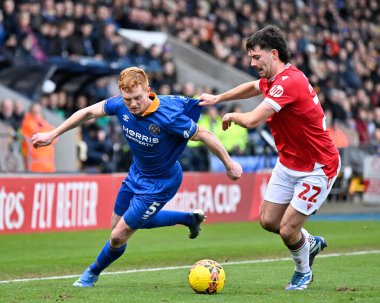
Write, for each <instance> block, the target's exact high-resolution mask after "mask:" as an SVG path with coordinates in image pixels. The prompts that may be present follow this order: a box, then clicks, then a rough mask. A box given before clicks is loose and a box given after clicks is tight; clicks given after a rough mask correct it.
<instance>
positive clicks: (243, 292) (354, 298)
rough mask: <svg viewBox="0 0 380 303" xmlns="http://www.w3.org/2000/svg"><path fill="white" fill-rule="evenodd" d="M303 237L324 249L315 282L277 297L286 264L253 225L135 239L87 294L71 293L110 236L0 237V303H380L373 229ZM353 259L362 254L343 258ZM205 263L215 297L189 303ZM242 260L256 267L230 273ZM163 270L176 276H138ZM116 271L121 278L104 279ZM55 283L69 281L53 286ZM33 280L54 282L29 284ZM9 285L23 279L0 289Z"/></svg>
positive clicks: (312, 226)
mask: <svg viewBox="0 0 380 303" xmlns="http://www.w3.org/2000/svg"><path fill="white" fill-rule="evenodd" d="M307 228H308V229H309V231H310V232H312V233H315V234H318V235H323V236H325V237H326V239H327V240H328V244H329V247H328V248H327V249H326V250H325V251H324V252H323V253H321V255H320V256H318V257H317V259H316V261H315V264H314V268H313V272H314V274H315V278H314V282H313V283H312V284H311V286H310V287H309V289H308V290H307V291H300V292H286V291H284V287H285V285H286V284H287V282H288V280H289V278H290V276H291V275H292V273H293V270H294V268H293V263H292V261H290V259H287V260H278V259H279V258H288V257H289V253H288V252H287V250H286V249H285V247H284V246H283V244H282V242H281V240H280V238H279V237H278V236H277V235H274V234H270V233H268V232H266V231H263V230H262V229H261V227H260V226H259V224H258V223H257V222H244V223H223V224H222V223H218V224H205V225H204V227H203V229H202V232H201V235H200V237H199V238H197V239H195V240H190V239H188V238H187V229H186V228H185V227H181V226H176V227H167V228H160V229H154V230H141V231H139V232H138V233H136V235H135V236H134V237H133V238H132V239H131V240H130V241H129V244H128V248H127V251H126V253H125V254H124V255H123V256H122V257H121V258H120V259H119V260H117V261H116V262H115V263H114V264H112V265H111V266H110V267H109V268H108V269H107V270H106V272H107V273H109V274H106V275H102V276H101V277H100V279H99V282H98V283H97V284H96V285H95V287H94V288H91V289H77V288H74V287H72V286H71V285H72V283H73V281H74V280H75V279H76V278H77V276H78V275H79V274H80V273H81V272H82V271H83V270H84V269H85V268H86V266H88V265H89V264H90V263H91V262H93V260H94V259H95V257H96V256H97V254H98V252H99V250H100V249H101V248H102V246H103V245H104V243H105V241H106V240H107V239H108V237H109V231H107V230H101V231H86V232H61V233H41V234H26V235H1V236H0V302H7V303H8V302H9V303H21V302H36V303H45V302H70V303H71V302H73V303H76V302H129V303H132V302H136V303H137V302H143V303H149V302H152V303H153V302H154V303H169V302H173V303H174V302H175V303H182V302H184V303H186V302H194V303H199V302H222V303H224V302H226V303H227V302H228V303H234V302H237V303H242V302H253V303H255V302H269V303H276V302H281V303H283V302H292V303H297V302H308V303H309V302H310V303H314V302H318V303H320V302H363V303H364V302H365V303H367V302H369V303H371V302H373V303H375V302H380V287H379V282H380V279H379V273H380V261H379V260H380V222H379V221H360V222H359V221H356V222H355V221H354V222H349V221H343V222H333V221H331V222H328V221H321V222H319V221H313V222H310V223H308V225H307ZM359 251H362V252H364V251H366V252H369V253H364V254H352V253H353V252H359ZM205 258H209V259H215V260H217V261H218V262H220V263H222V265H223V267H224V269H225V271H226V276H227V280H226V285H225V287H224V289H223V291H222V293H220V294H217V295H198V294H195V293H194V292H193V291H192V290H191V289H190V287H189V286H188V282H187V275H188V268H189V266H190V265H191V264H192V263H194V262H195V261H197V260H199V259H205ZM276 259H277V260H276ZM246 260H264V261H265V262H257V263H240V264H235V263H237V261H243V262H244V261H246ZM169 266H172V267H176V268H174V269H170V270H169V269H162V270H157V271H144V270H142V269H146V268H165V267H169ZM177 267H178V268H177ZM132 269H141V271H137V272H131V270H132ZM115 271H129V272H127V273H120V274H111V273H112V272H115ZM64 275H69V276H71V275H75V277H69V278H56V277H57V276H64ZM41 277H55V278H54V279H51V280H34V278H41ZM15 279H31V280H28V281H23V282H9V283H5V281H10V280H15Z"/></svg>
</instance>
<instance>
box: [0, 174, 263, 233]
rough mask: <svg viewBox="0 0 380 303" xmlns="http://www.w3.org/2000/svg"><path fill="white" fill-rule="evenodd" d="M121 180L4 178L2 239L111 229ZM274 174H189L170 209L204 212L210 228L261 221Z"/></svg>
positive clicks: (107, 177) (112, 177)
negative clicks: (238, 176) (13, 235)
mask: <svg viewBox="0 0 380 303" xmlns="http://www.w3.org/2000/svg"><path fill="white" fill-rule="evenodd" d="M124 177H125V176H124V175H121V174H108V175H107V174H102V175H14V176H2V177H0V234H11V233H31V232H49V231H74V230H90V229H104V228H110V218H111V213H112V210H113V205H114V200H115V198H116V195H117V192H118V189H119V186H120V184H121V182H122V181H123V180H124ZM269 177H270V174H269V173H252V174H245V175H244V176H243V177H242V178H241V179H240V180H239V181H238V182H233V181H230V180H229V179H228V178H227V176H226V175H225V174H223V173H184V179H183V182H182V185H181V187H180V189H179V191H178V193H177V195H176V196H175V197H174V198H173V199H172V200H171V201H170V202H169V203H167V204H166V206H165V209H170V210H181V211H192V210H194V209H197V208H202V209H204V210H205V211H206V212H207V222H208V223H213V222H236V221H249V220H256V219H257V218H258V216H259V208H260V203H261V201H262V198H263V194H264V192H265V190H266V185H267V183H268V181H269Z"/></svg>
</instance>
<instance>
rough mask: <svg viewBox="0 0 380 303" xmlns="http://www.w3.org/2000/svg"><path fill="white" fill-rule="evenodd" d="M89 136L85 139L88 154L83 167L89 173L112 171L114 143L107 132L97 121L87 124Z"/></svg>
mask: <svg viewBox="0 0 380 303" xmlns="http://www.w3.org/2000/svg"><path fill="white" fill-rule="evenodd" d="M86 127H87V129H88V131H87V132H88V136H86V138H85V139H84V142H85V143H86V145H87V156H86V160H85V161H84V162H83V166H82V168H83V169H84V171H86V172H87V173H110V172H112V167H111V163H112V161H111V160H112V152H113V151H112V144H111V142H110V140H109V139H108V138H107V135H106V132H105V131H104V130H103V129H101V128H100V127H99V126H98V125H97V124H96V122H95V121H92V122H91V123H90V124H88V125H87V126H86Z"/></svg>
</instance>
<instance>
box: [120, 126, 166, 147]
mask: <svg viewBox="0 0 380 303" xmlns="http://www.w3.org/2000/svg"><path fill="white" fill-rule="evenodd" d="M123 131H124V134H125V136H126V138H127V139H130V140H133V141H135V142H137V143H138V144H141V145H145V146H153V144H156V143H158V142H159V140H158V138H152V137H148V136H145V135H143V134H141V133H138V132H136V131H134V130H132V129H129V128H128V127H125V126H124V125H123Z"/></svg>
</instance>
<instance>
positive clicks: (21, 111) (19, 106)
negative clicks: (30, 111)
mask: <svg viewBox="0 0 380 303" xmlns="http://www.w3.org/2000/svg"><path fill="white" fill-rule="evenodd" d="M24 116H25V106H24V103H23V102H21V101H20V100H16V101H15V103H14V111H13V117H14V120H15V129H16V130H19V129H20V128H21V125H22V121H23V120H24Z"/></svg>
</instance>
